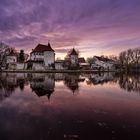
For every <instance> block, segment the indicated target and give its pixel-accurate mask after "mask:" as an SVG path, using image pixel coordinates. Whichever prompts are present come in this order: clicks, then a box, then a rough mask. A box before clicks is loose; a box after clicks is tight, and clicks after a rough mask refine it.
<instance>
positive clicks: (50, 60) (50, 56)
mask: <svg viewBox="0 0 140 140" xmlns="http://www.w3.org/2000/svg"><path fill="white" fill-rule="evenodd" d="M54 61H55V53H54V52H52V51H46V52H44V63H45V66H47V67H48V66H49V64H54Z"/></svg>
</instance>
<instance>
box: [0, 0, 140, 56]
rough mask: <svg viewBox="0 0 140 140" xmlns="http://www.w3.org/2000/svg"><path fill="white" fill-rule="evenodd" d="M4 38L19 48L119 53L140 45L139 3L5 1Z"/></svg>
mask: <svg viewBox="0 0 140 140" xmlns="http://www.w3.org/2000/svg"><path fill="white" fill-rule="evenodd" d="M0 12H1V19H0V38H1V40H3V41H5V42H7V43H9V44H11V45H12V46H15V47H16V48H19V49H20V48H22V49H23V48H25V50H26V48H28V51H29V48H30V50H31V49H32V48H34V47H35V45H36V44H37V43H39V42H40V43H47V41H48V40H50V41H51V42H52V45H53V48H54V49H56V51H57V52H58V53H60V54H61V53H64V51H65V50H66V48H68V49H69V48H71V47H73V46H75V47H76V48H78V49H79V50H80V51H81V52H82V53H83V55H85V54H87V53H88V52H89V51H90V53H89V54H90V55H94V54H97V53H98V54H99V55H100V54H101V53H102V52H103V53H104V54H107V53H112V54H115V53H116V54H118V53H119V52H120V51H122V50H124V49H127V48H135V47H138V46H139V44H140V39H139V36H140V32H139V30H140V26H139V25H140V16H139V13H140V1H139V0H133V1H132V0H117V1H114V0H94V1H93V0H86V1H85V0H71V1H66V0H30V1H29V0H24V1H22V0H1V2H0ZM114 49H115V50H116V51H114Z"/></svg>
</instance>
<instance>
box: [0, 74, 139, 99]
mask: <svg viewBox="0 0 140 140" xmlns="http://www.w3.org/2000/svg"><path fill="white" fill-rule="evenodd" d="M60 81H63V83H64V84H63V86H66V87H67V88H68V89H69V90H71V91H72V93H75V92H78V90H79V84H80V83H82V82H83V83H84V84H86V85H93V86H96V85H103V84H106V83H110V84H111V83H116V84H118V85H119V86H120V88H122V89H125V90H127V91H128V92H131V91H134V92H137V93H140V76H139V75H125V74H121V75H117V74H115V73H96V74H95V73H94V74H81V75H80V74H68V73H56V74H39V73H33V74H31V73H29V74H26V73H20V74H15V73H1V75H0V99H1V100H2V99H3V98H5V97H9V96H10V95H11V94H12V93H13V92H15V89H16V88H19V89H20V90H21V91H22V90H24V86H25V85H26V86H27V85H30V88H31V89H32V91H33V92H34V93H36V95H38V96H39V97H40V96H47V97H48V99H49V98H50V96H51V94H53V92H54V90H55V82H60Z"/></svg>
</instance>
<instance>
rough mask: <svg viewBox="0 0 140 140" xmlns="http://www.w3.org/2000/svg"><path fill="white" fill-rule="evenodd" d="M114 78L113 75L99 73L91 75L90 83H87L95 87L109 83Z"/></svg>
mask: <svg viewBox="0 0 140 140" xmlns="http://www.w3.org/2000/svg"><path fill="white" fill-rule="evenodd" d="M113 80H114V77H113V75H112V73H98V74H95V73H94V74H91V75H90V78H89V81H87V83H88V84H89V83H92V84H94V85H98V84H103V83H107V82H109V81H113Z"/></svg>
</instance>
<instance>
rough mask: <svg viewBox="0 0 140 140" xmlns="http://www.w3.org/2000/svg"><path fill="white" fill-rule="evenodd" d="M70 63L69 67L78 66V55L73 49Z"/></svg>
mask: <svg viewBox="0 0 140 140" xmlns="http://www.w3.org/2000/svg"><path fill="white" fill-rule="evenodd" d="M70 62H71V67H75V66H77V65H78V53H77V52H76V50H75V49H74V48H73V49H72V51H71V53H70Z"/></svg>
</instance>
